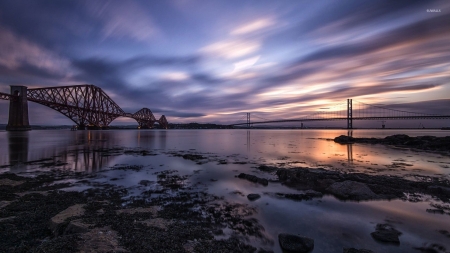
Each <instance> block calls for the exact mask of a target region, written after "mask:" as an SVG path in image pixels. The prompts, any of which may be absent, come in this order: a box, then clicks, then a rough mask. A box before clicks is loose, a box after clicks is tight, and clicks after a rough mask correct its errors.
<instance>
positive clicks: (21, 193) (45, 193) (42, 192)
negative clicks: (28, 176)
mask: <svg viewBox="0 0 450 253" xmlns="http://www.w3.org/2000/svg"><path fill="white" fill-rule="evenodd" d="M16 194H17V195H18V196H20V197H23V196H25V195H28V194H41V195H44V196H47V195H48V192H46V191H28V192H19V193H16Z"/></svg>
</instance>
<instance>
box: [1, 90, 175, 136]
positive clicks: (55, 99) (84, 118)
mask: <svg viewBox="0 0 450 253" xmlns="http://www.w3.org/2000/svg"><path fill="white" fill-rule="evenodd" d="M0 99H4V100H9V101H10V104H9V120H8V125H7V126H6V130H9V131H26V130H30V129H31V128H30V124H29V120H28V101H31V102H35V103H38V104H41V105H44V106H47V107H50V108H52V109H53V110H56V111H58V112H60V113H61V114H63V115H65V116H66V117H67V118H69V119H71V120H72V121H73V122H75V124H76V125H77V128H78V129H86V128H88V129H104V128H107V127H108V126H109V124H110V123H111V122H112V121H113V120H114V119H116V118H118V117H128V118H132V119H134V120H136V121H137V123H138V124H139V128H153V126H154V124H155V123H158V124H159V125H160V127H162V128H164V129H167V128H168V125H169V123H168V122H167V119H166V117H165V116H164V115H162V116H161V117H160V118H159V119H156V118H155V116H154V115H153V113H152V111H151V110H150V109H148V108H142V109H140V110H139V111H137V112H135V113H127V112H125V111H123V110H122V108H120V106H118V105H117V104H116V102H114V101H113V100H112V99H111V98H110V97H109V96H108V95H107V94H106V93H105V92H104V91H103V90H102V89H101V88H99V87H97V86H95V85H91V84H84V85H73V86H58V87H47V88H36V89H28V87H26V86H11V94H6V93H1V92H0Z"/></svg>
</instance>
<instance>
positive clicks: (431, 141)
mask: <svg viewBox="0 0 450 253" xmlns="http://www.w3.org/2000/svg"><path fill="white" fill-rule="evenodd" d="M334 141H335V142H337V143H341V144H349V143H369V144H386V145H394V146H401V147H408V148H415V149H422V150H435V151H450V136H446V137H434V136H417V137H410V136H408V135H405V134H396V135H391V136H387V137H385V138H382V139H378V138H353V137H349V136H345V135H341V136H339V137H336V138H335V139H334Z"/></svg>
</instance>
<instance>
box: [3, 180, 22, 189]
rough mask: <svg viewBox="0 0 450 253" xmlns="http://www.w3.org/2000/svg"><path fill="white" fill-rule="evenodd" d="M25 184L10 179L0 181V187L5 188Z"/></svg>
mask: <svg viewBox="0 0 450 253" xmlns="http://www.w3.org/2000/svg"><path fill="white" fill-rule="evenodd" d="M23 183H25V181H16V180H11V179H9V178H1V179H0V185H4V186H12V187H14V186H18V185H21V184H23Z"/></svg>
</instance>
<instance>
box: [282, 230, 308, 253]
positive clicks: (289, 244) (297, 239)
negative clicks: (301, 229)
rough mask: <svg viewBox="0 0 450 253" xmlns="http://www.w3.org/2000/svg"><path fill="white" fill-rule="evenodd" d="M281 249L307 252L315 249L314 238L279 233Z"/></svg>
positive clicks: (297, 252)
mask: <svg viewBox="0 0 450 253" xmlns="http://www.w3.org/2000/svg"><path fill="white" fill-rule="evenodd" d="M278 241H279V242H280V246H281V249H283V250H284V251H286V252H290V253H307V252H310V251H311V250H313V249H314V240H313V239H311V238H308V237H303V236H298V235H291V234H279V235H278Z"/></svg>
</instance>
